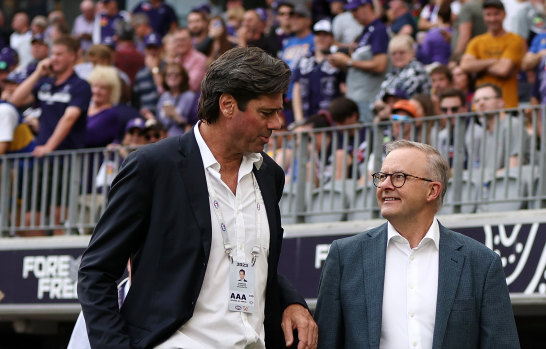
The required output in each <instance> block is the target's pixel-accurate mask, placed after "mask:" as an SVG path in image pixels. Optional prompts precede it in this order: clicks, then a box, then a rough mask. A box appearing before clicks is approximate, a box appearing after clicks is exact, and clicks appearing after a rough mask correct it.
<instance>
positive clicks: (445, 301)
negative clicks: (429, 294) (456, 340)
mask: <svg viewBox="0 0 546 349" xmlns="http://www.w3.org/2000/svg"><path fill="white" fill-rule="evenodd" d="M462 246H463V244H462V243H461V242H460V241H458V240H457V239H456V237H455V235H453V233H452V232H450V231H449V230H448V229H446V228H445V227H444V226H442V225H440V251H439V255H440V257H439V258H440V260H439V265H438V297H437V300H436V319H435V322H434V335H433V342H432V347H433V348H441V347H442V342H443V339H444V335H445V331H446V327H447V320H448V318H449V314H450V312H451V308H452V306H453V301H454V300H455V296H456V292H457V286H458V284H459V280H460V277H461V271H462V269H463V265H464V260H465V257H464V255H463V254H462V253H461V252H460V249H461V247H462ZM461 335H464V334H461Z"/></svg>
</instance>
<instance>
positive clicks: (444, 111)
mask: <svg viewBox="0 0 546 349" xmlns="http://www.w3.org/2000/svg"><path fill="white" fill-rule="evenodd" d="M460 108H462V106H458V107H440V110H441V111H442V113H444V114H445V113H447V112H448V111H450V112H452V113H457V110H459V109H460Z"/></svg>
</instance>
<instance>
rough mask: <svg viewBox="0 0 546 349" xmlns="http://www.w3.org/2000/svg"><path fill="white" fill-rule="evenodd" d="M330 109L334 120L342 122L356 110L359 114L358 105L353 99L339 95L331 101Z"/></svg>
mask: <svg viewBox="0 0 546 349" xmlns="http://www.w3.org/2000/svg"><path fill="white" fill-rule="evenodd" d="M328 111H329V112H330V115H331V116H332V120H333V121H334V122H337V123H341V122H343V121H344V120H346V119H347V118H348V117H350V116H351V115H353V113H355V112H356V114H357V115H358V105H356V103H355V102H354V101H353V100H352V99H349V98H347V97H338V98H336V99H334V100H333V101H332V103H330V108H328Z"/></svg>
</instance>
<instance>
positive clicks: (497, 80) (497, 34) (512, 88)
mask: <svg viewBox="0 0 546 349" xmlns="http://www.w3.org/2000/svg"><path fill="white" fill-rule="evenodd" d="M505 17H506V12H505V10H504V5H503V4H502V2H501V1H500V0H485V1H484V2H483V19H484V22H485V25H486V26H487V33H485V34H482V35H478V36H476V37H475V38H474V39H472V40H471V41H470V42H469V44H468V46H467V48H466V51H465V53H464V55H463V58H462V60H461V68H462V69H463V70H464V71H465V72H467V73H471V74H476V75H477V79H476V84H477V85H480V84H483V83H486V82H489V83H493V84H496V85H498V86H499V87H500V88H501V89H502V95H503V96H504V103H505V105H506V108H516V107H517V106H518V79H517V75H518V72H519V68H520V64H521V61H522V59H523V56H524V55H525V51H526V50H527V46H526V44H525V41H524V40H523V38H521V37H520V36H519V35H517V34H514V33H510V32H507V31H505V30H504V28H503V26H502V22H503V20H504V18H505Z"/></svg>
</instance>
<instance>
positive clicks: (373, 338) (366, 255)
mask: <svg viewBox="0 0 546 349" xmlns="http://www.w3.org/2000/svg"><path fill="white" fill-rule="evenodd" d="M364 234H367V235H368V236H367V238H366V239H365V240H364V241H362V267H363V270H364V274H363V275H364V281H363V282H364V295H365V297H366V307H367V314H368V318H367V322H368V333H369V338H370V348H379V341H380V339H381V321H382V317H381V314H382V308H383V285H384V283H385V258H386V249H387V225H386V224H383V225H382V226H380V227H378V228H377V229H373V230H370V231H369V232H366V233H364Z"/></svg>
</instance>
